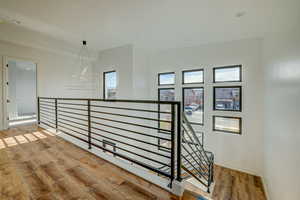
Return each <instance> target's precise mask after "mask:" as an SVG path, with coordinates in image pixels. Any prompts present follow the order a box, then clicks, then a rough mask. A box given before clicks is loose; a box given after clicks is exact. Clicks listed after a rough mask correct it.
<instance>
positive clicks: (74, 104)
mask: <svg viewBox="0 0 300 200" xmlns="http://www.w3.org/2000/svg"><path fill="white" fill-rule="evenodd" d="M57 104H58V105H59V104H62V105H72V106H88V105H87V104H80V103H61V102H57Z"/></svg>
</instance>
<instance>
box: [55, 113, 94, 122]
mask: <svg viewBox="0 0 300 200" xmlns="http://www.w3.org/2000/svg"><path fill="white" fill-rule="evenodd" d="M59 115H60V116H63V117H70V118H72V119H76V120H80V121H84V122H87V121H88V120H87V119H80V118H77V117H73V116H69V115H64V114H61V113H60V114H59Z"/></svg>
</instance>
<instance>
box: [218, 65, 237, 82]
mask: <svg viewBox="0 0 300 200" xmlns="http://www.w3.org/2000/svg"><path fill="white" fill-rule="evenodd" d="M228 68H239V69H240V79H239V80H236V81H232V80H231V81H216V70H218V69H228ZM236 82H242V65H230V66H222V67H214V68H213V83H236Z"/></svg>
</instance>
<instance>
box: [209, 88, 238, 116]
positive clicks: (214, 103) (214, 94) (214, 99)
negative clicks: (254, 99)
mask: <svg viewBox="0 0 300 200" xmlns="http://www.w3.org/2000/svg"><path fill="white" fill-rule="evenodd" d="M217 88H239V90H240V101H239V105H240V108H239V110H233V109H231V110H222V109H217V108H216V89H217ZM242 102H243V101H242V86H241V85H233V86H214V87H213V110H214V111H224V112H227V111H230V112H242Z"/></svg>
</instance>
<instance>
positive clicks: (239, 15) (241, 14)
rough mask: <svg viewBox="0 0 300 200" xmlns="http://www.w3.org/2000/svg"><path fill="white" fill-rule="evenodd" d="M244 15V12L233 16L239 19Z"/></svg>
mask: <svg viewBox="0 0 300 200" xmlns="http://www.w3.org/2000/svg"><path fill="white" fill-rule="evenodd" d="M244 15H246V12H245V11H240V12H237V13H236V14H235V17H237V18H241V17H243V16H244Z"/></svg>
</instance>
